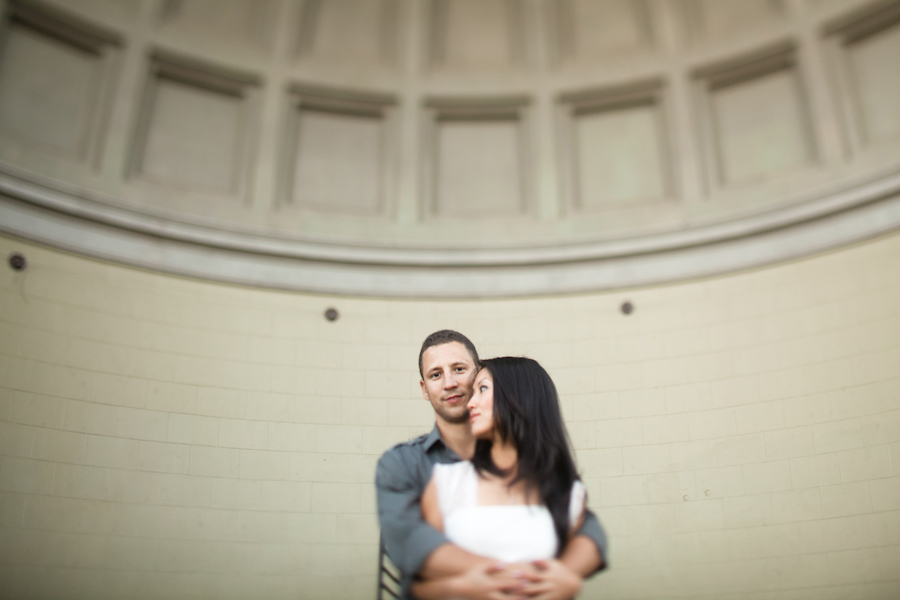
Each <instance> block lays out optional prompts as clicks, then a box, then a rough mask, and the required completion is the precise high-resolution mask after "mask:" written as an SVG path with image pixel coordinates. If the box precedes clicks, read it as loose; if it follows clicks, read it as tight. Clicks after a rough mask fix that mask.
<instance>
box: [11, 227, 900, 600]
mask: <svg viewBox="0 0 900 600" xmlns="http://www.w3.org/2000/svg"><path fill="white" fill-rule="evenodd" d="M14 250H16V251H22V252H24V253H25V254H26V255H27V258H28V261H29V267H28V269H27V270H26V271H25V272H23V273H13V272H12V271H11V270H9V269H7V268H6V267H4V268H3V269H2V270H0V454H2V458H0V589H2V590H3V593H2V595H3V596H4V597H10V598H85V599H87V598H91V599H100V598H124V597H128V598H176V597H177V598H186V597H191V598H248V597H265V598H292V599H296V598H360V599H362V598H371V597H372V596H373V594H374V591H375V575H376V564H375V563H376V552H377V548H376V546H377V540H378V528H377V523H376V519H375V499H374V490H373V485H372V481H373V475H374V468H375V463H376V461H377V459H378V456H379V454H380V453H381V452H382V451H384V450H385V449H386V448H388V447H390V446H391V445H392V444H394V443H396V442H398V441H403V440H406V439H408V438H410V437H412V436H415V435H418V434H419V433H422V432H425V431H427V430H428V429H429V428H430V424H431V423H432V418H431V413H430V410H429V405H428V404H427V403H426V402H425V401H424V400H422V399H421V396H420V395H419V390H418V373H417V371H416V357H417V355H418V346H419V344H420V343H421V340H422V339H423V338H424V337H425V336H426V335H427V334H428V333H430V332H431V331H433V330H435V329H439V328H444V327H449V328H456V329H459V330H461V331H463V332H464V333H466V334H467V335H469V336H470V337H471V338H472V339H473V341H475V343H476V344H477V345H478V346H479V349H480V352H481V353H482V355H483V356H486V357H487V356H493V355H499V354H525V355H528V356H531V357H533V358H536V359H538V360H539V361H541V362H542V363H543V364H544V365H545V366H546V367H547V369H548V370H549V371H550V374H551V375H552V376H553V377H554V380H555V381H556V383H557V385H558V387H559V390H560V393H561V395H562V401H563V404H564V406H563V409H564V412H565V416H566V419H567V422H568V425H569V432H570V435H571V438H572V441H573V444H574V445H575V447H576V449H577V455H578V456H577V457H578V461H579V466H580V468H581V470H582V471H583V474H584V478H585V481H586V483H587V487H588V489H589V493H590V504H591V506H592V507H593V508H594V509H595V510H596V512H598V514H599V515H600V517H601V519H602V521H603V522H604V524H605V526H606V527H607V530H608V532H609V535H610V539H611V547H612V551H613V552H612V555H611V558H612V563H613V568H611V569H610V570H609V571H608V572H607V573H606V574H604V575H602V576H600V577H598V578H595V579H594V580H592V581H591V582H590V583H589V584H588V585H587V586H586V590H585V593H584V597H585V598H604V599H613V598H661V597H690V598H700V597H710V598H713V597H714V598H722V597H728V598H766V599H771V598H776V599H778V598H784V599H788V598H789V599H794V600H795V599H801V598H815V599H817V600H822V599H830V598H834V599H838V598H847V597H865V598H885V599H887V598H891V599H894V598H897V597H898V596H900V266H898V265H900V235H894V236H890V237H886V238H882V239H878V240H874V241H871V242H868V243H866V244H863V245H859V246H855V247H851V248H847V249H844V250H842V251H840V252H834V253H830V254H827V255H822V256H817V257H813V258H809V259H806V260H801V261H796V262H792V263H789V264H783V265H778V266H774V267H770V268H767V269H762V270H758V271H753V272H747V273H740V274H735V275H732V276H728V277H720V278H715V279H709V280H703V281H694V282H687V283H683V284H679V285H672V286H665V287H658V288H647V289H638V290H626V291H621V292H614V293H598V294H584V295H574V296H566V297H553V298H531V299H508V300H490V301H452V302H450V301H448V302H440V301H411V300H383V299H361V298H342V297H328V296H321V295H302V294H292V293H281V292H273V291H261V290H253V289H245V288H238V287H231V286H226V285H219V284H212V283H206V282H198V281H192V280H187V279H180V278H177V277H171V276H166V275H160V274H155V273H148V272H144V271H140V270H136V269H129V268H124V267H121V266H115V265H109V264H103V263H100V262H96V261H92V260H86V259H83V258H79V257H74V256H70V255H67V254H65V253H60V252H56V251H51V250H48V249H45V248H40V247H36V246H32V245H30V244H27V243H24V242H21V241H18V240H14V239H9V238H0V255H2V256H4V257H5V256H7V255H8V254H9V253H10V252H12V251H14ZM624 300H630V301H631V302H633V303H634V305H635V311H634V313H633V314H631V315H629V316H625V315H623V314H622V313H621V312H620V311H619V306H620V304H621V303H622V302H623V301H624ZM329 306H334V307H336V308H337V309H338V310H339V311H340V313H341V317H340V319H338V320H337V321H335V322H328V321H326V320H325V319H324V318H323V312H324V310H325V309H326V308H327V307H329Z"/></svg>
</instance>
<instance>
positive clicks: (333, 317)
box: [325, 308, 341, 321]
mask: <svg viewBox="0 0 900 600" xmlns="http://www.w3.org/2000/svg"><path fill="white" fill-rule="evenodd" d="M339 316H341V315H340V314H338V311H337V309H336V308H329V309H326V310H325V318H326V319H328V320H329V321H337V320H338V317H339Z"/></svg>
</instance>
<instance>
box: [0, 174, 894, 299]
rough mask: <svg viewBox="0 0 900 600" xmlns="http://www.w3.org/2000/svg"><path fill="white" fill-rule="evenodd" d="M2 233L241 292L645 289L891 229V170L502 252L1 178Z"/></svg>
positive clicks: (469, 293) (474, 293) (450, 293)
mask: <svg viewBox="0 0 900 600" xmlns="http://www.w3.org/2000/svg"><path fill="white" fill-rule="evenodd" d="M0 194H2V196H0V231H2V232H4V233H7V234H10V235H13V236H17V237H21V238H25V239H28V240H31V241H34V242H38V243H42V244H46V245H49V246H53V247H57V248H60V249H65V250H70V251H74V252H77V253H81V254H85V255H88V256H93V257H97V258H102V259H106V260H110V261H114V262H120V263H125V264H129V265H133V266H138V267H143V268H149V269H153V270H159V271H163V272H168V273H174V274H179V275H187V276H192V277H199V278H204V279H212V280H216V281H223V282H229V283H236V284H242V285H251V286H261V287H268V288H279V289H289V290H300V291H306V292H321V293H336V294H352V295H367V296H394V297H397V296H401V297H441V298H447V297H453V298H467V297H494V296H519V295H542V294H556V293H571V292H581V291H594V290H603V289H614V288H622V287H633V286H641V285H652V284H659V283H667V282H673V281H679V280H683V279H690V278H696V277H702V276H709V275H717V274H722V273H728V272H731V271H735V270H741V269H747V268H752V267H757V266H761V265H766V264H771V263H775V262H779V261H783V260H788V259H792V258H796V257H800V256H804V255H808V254H812V253H817V252H822V251H825V250H829V249H832V248H836V247H840V246H842V245H846V244H849V243H853V242H857V241H860V240H864V239H867V238H870V237H874V236H877V235H881V234H884V233H887V232H889V231H892V230H895V229H898V228H900V174H898V173H891V174H889V175H887V176H885V177H882V178H881V179H878V180H874V181H870V182H868V183H865V184H863V185H859V186H857V187H855V188H853V189H849V190H845V191H842V192H839V193H836V194H832V195H830V196H826V197H821V198H818V199H815V200H812V201H807V202H805V203H803V204H797V205H794V206H791V207H787V208H784V209H781V210H778V211H773V212H770V213H767V214H763V215H756V216H752V217H747V218H743V219H739V220H735V221H731V222H727V223H721V224H715V225H709V226H704V227H696V228H693V229H688V230H684V231H678V232H671V233H665V234H659V235H654V236H646V237H641V238H634V239H629V240H620V241H605V242H596V243H587V244H577V245H574V244H573V245H561V246H555V247H545V248H541V247H532V248H510V249H501V250H444V249H421V248H377V247H365V248H364V247H353V246H337V245H330V244H323V243H312V242H307V241H299V240H287V239H278V238H272V237H265V236H254V235H251V234H246V233H234V232H227V231H221V230H215V229H212V228H206V227H202V226H199V225H192V224H186V223H179V222H175V221H167V220H165V219H162V218H159V217H154V216H150V215H146V214H141V213H138V212H136V211H131V210H127V209H123V208H118V207H114V206H110V205H108V204H102V203H100V202H98V201H95V200H91V199H89V198H86V197H84V196H82V195H81V194H80V193H79V194H78V195H76V194H75V193H72V192H65V191H62V190H59V189H53V188H50V187H48V186H47V185H41V184H39V183H36V182H34V181H29V180H26V179H24V178H22V177H15V176H13V175H10V174H0Z"/></svg>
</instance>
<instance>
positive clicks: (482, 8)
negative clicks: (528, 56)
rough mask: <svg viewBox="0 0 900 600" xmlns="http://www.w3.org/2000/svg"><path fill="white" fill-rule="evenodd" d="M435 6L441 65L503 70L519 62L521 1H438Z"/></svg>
mask: <svg viewBox="0 0 900 600" xmlns="http://www.w3.org/2000/svg"><path fill="white" fill-rule="evenodd" d="M435 5H436V10H437V11H438V19H437V23H436V26H437V27H438V28H439V31H436V32H435V35H434V40H435V43H437V44H438V45H439V47H438V48H436V56H437V58H438V60H437V62H438V63H439V64H443V65H446V66H450V67H461V68H478V69H481V68H502V67H506V66H509V65H511V64H513V63H514V62H515V61H516V60H517V58H518V57H517V56H516V54H517V52H518V51H519V46H518V44H517V39H516V37H517V34H518V30H519V24H518V23H519V16H520V15H519V11H520V9H521V7H520V4H519V0H435Z"/></svg>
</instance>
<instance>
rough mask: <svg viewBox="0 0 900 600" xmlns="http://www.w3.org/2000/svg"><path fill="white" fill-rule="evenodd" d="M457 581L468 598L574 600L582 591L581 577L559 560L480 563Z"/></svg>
mask: <svg viewBox="0 0 900 600" xmlns="http://www.w3.org/2000/svg"><path fill="white" fill-rule="evenodd" d="M457 583H458V585H459V588H458V591H459V593H460V595H461V596H462V597H463V598H466V599H467V600H570V599H571V598H574V597H575V596H576V595H577V594H578V593H579V592H580V591H581V577H579V576H578V574H576V573H574V572H572V571H571V570H570V569H569V568H568V567H566V566H565V565H564V564H562V563H561V562H559V561H558V560H555V559H548V560H536V561H533V562H530V563H517V564H503V563H485V564H480V565H478V566H476V567H473V568H472V569H470V570H469V571H467V572H466V573H464V574H462V575H460V576H459V579H458V581H457Z"/></svg>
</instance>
